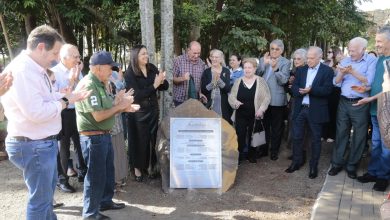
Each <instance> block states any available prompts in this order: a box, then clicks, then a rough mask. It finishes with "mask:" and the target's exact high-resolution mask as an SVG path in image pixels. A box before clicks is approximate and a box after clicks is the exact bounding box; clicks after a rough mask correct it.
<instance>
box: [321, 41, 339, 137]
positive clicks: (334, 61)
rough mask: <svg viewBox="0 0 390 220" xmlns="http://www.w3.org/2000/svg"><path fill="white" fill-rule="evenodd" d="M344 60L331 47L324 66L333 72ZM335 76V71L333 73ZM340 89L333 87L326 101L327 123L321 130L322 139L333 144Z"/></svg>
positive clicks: (334, 47) (337, 49) (334, 48)
mask: <svg viewBox="0 0 390 220" xmlns="http://www.w3.org/2000/svg"><path fill="white" fill-rule="evenodd" d="M343 58H344V54H343V52H342V51H341V50H340V48H338V47H336V46H332V47H330V48H329V49H328V52H327V61H326V62H325V64H327V65H328V66H330V67H332V68H333V70H336V67H337V65H338V64H339V62H340V61H341V60H342V59H343ZM335 74H336V71H335ZM340 94H341V89H340V87H337V86H333V90H332V94H331V95H330V96H329V99H328V103H329V105H328V108H329V122H328V123H326V124H325V125H324V127H323V128H322V131H323V132H322V138H323V139H324V140H326V142H328V143H333V142H334V140H335V137H336V115H337V106H338V105H339V99H340Z"/></svg>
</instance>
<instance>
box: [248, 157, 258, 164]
mask: <svg viewBox="0 0 390 220" xmlns="http://www.w3.org/2000/svg"><path fill="white" fill-rule="evenodd" d="M248 161H249V163H257V160H256V157H248Z"/></svg>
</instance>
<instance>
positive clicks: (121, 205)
mask: <svg viewBox="0 0 390 220" xmlns="http://www.w3.org/2000/svg"><path fill="white" fill-rule="evenodd" d="M124 207H126V205H125V204H124V203H115V202H112V203H111V205H108V206H101V207H100V209H99V210H100V211H101V212H104V211H107V210H116V209H123V208H124Z"/></svg>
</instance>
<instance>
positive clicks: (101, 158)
mask: <svg viewBox="0 0 390 220" xmlns="http://www.w3.org/2000/svg"><path fill="white" fill-rule="evenodd" d="M80 144H81V150H82V152H83V157H84V161H85V163H86V165H87V167H88V169H87V175H86V176H85V179H84V206H83V217H90V216H96V215H97V213H98V212H99V207H100V206H108V205H111V204H112V197H113V196H114V189H115V170H114V151H113V149H112V142H111V135H110V134H103V135H91V136H84V135H80Z"/></svg>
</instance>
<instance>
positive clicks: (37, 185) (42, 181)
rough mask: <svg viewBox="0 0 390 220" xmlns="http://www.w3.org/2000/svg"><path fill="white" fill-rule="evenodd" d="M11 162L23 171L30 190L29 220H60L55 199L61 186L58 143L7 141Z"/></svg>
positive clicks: (27, 217) (55, 141)
mask: <svg viewBox="0 0 390 220" xmlns="http://www.w3.org/2000/svg"><path fill="white" fill-rule="evenodd" d="M5 145H6V150H7V153H8V155H9V160H10V161H11V162H12V163H13V164H14V165H15V166H16V167H17V168H19V169H20V170H22V171H23V178H24V181H25V183H26V185H27V188H28V196H29V199H28V203H27V214H26V219H27V220H35V219H37V220H42V219H45V220H53V219H57V216H56V214H54V212H53V195H54V190H55V187H56V183H57V153H58V143H57V140H55V139H53V140H44V141H43V140H37V141H16V140H15V139H13V138H10V137H7V138H6V141H5Z"/></svg>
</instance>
